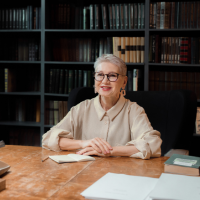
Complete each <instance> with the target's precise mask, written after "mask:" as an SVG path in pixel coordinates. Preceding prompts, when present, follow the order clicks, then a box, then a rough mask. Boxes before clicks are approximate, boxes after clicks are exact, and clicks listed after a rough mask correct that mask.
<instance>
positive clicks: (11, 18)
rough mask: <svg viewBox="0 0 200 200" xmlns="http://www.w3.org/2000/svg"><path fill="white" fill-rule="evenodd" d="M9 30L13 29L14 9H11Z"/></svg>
mask: <svg viewBox="0 0 200 200" xmlns="http://www.w3.org/2000/svg"><path fill="white" fill-rule="evenodd" d="M8 12H9V29H13V12H12V9H9V11H8Z"/></svg>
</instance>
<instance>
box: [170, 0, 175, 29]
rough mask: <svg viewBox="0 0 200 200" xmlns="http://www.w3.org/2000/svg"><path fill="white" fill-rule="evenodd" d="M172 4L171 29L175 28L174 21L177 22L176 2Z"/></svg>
mask: <svg viewBox="0 0 200 200" xmlns="http://www.w3.org/2000/svg"><path fill="white" fill-rule="evenodd" d="M170 6H171V9H170V10H171V21H170V23H171V29H174V22H175V2H170Z"/></svg>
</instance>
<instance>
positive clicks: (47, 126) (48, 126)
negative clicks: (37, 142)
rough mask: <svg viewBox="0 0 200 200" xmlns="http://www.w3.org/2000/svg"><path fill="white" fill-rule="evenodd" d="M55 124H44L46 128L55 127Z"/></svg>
mask: <svg viewBox="0 0 200 200" xmlns="http://www.w3.org/2000/svg"><path fill="white" fill-rule="evenodd" d="M53 126H54V125H44V128H51V127H53Z"/></svg>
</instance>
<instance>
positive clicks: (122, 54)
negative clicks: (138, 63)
mask: <svg viewBox="0 0 200 200" xmlns="http://www.w3.org/2000/svg"><path fill="white" fill-rule="evenodd" d="M125 48H126V41H125V37H121V59H122V60H123V61H124V62H125Z"/></svg>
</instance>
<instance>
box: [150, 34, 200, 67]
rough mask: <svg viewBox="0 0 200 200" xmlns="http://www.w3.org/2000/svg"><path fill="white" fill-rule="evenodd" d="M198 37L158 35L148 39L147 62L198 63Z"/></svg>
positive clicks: (199, 54) (199, 51)
mask: <svg viewBox="0 0 200 200" xmlns="http://www.w3.org/2000/svg"><path fill="white" fill-rule="evenodd" d="M199 46H200V37H160V36H159V35H151V36H150V39H149V62H151V63H169V64H175V63H176V64H199V63H200V49H199Z"/></svg>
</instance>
